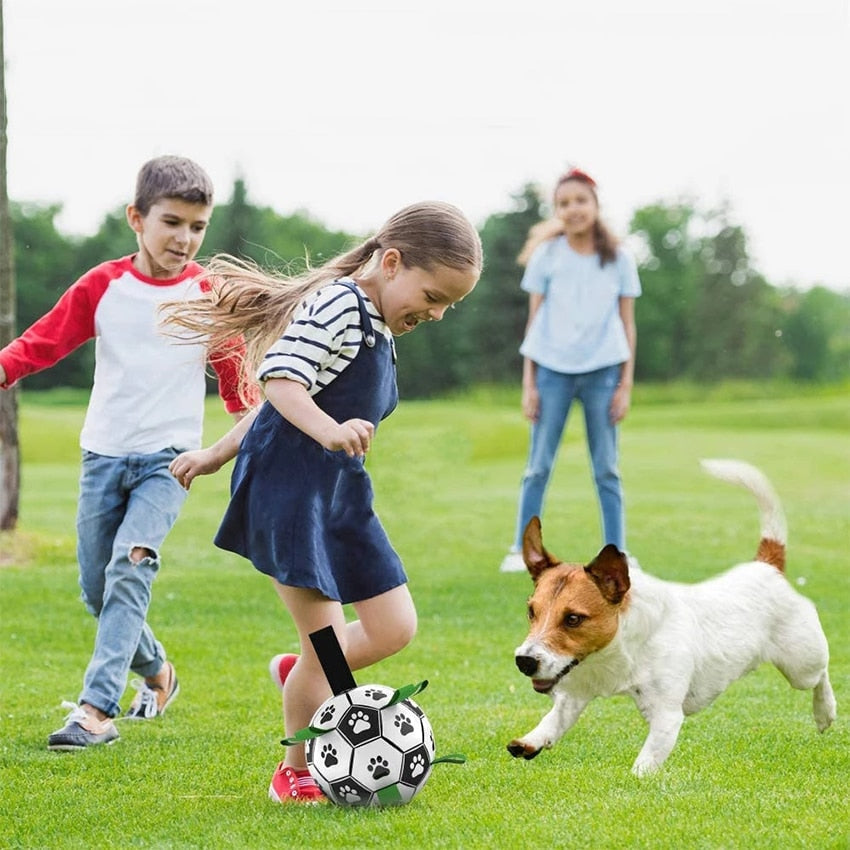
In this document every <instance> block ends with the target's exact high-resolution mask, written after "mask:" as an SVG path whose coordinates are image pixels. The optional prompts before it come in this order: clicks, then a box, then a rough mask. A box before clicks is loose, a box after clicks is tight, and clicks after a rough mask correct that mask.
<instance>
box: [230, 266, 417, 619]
mask: <svg viewBox="0 0 850 850" xmlns="http://www.w3.org/2000/svg"><path fill="white" fill-rule="evenodd" d="M338 283H340V284H341V285H343V286H347V287H348V288H349V289H350V290H351V291H352V292H354V294H355V295H356V296H357V300H358V305H359V308H360V322H361V327H362V331H363V337H362V341H361V343H360V350H359V352H358V353H357V356H356V357H355V358H354V360H352V361H351V363H349V364H348V365H347V366H346V367H345V369H344V370H343V371H342V373H341V374H340V375H339V376H338V377H337V378H335V379H334V380H333V381H332V382H331V383H330V384H328V385H327V386H326V387H325V388H324V389H322V390H320V391H319V392H318V393H316V395H314V396H313V400H314V401H315V402H316V404H318V406H319V407H320V408H322V410H324V411H325V412H326V413H328V414H329V415H330V416H332V417H333V418H334V419H336V421H337V422H344V421H345V420H347V419H353V418H358V419H366V420H368V421H369V422H372V423H373V424H374V425H375V427H376V428H377V426H378V423H379V422H380V420H382V419H384V418H385V417H387V416H389V414H390V413H392V411H393V410H394V409H395V406H396V404H397V403H398V389H397V386H396V376H395V362H394V351H393V347H392V344H391V343H390V341H389V340H388V339H386V338H385V337H384V336H383V334H376V333H375V332H374V330H373V328H372V322H371V320H370V318H369V314H368V313H367V311H366V304H365V302H364V301H363V298H362V296H361V295H360V293H359V292H358V291H357V289H356V287H355V286H354V285H353V284H350V283H347V282H344V281H338ZM230 494H231V497H230V504H229V505H228V508H227V511H226V512H225V515H224V518H223V520H222V522H221V527H220V528H219V530H218V534H217V535H216V538H215V543H216V545H217V546H219V547H220V548H222V549H227V550H228V551H231V552H236V553H237V554H239V555H242V556H243V557H245V558H248V559H249V560H250V561H251V563H253V565H254V566H255V567H256V568H257V569H258V570H259V571H260V572H262V573H265V574H266V575H269V576H273V577H274V578H275V579H277V580H278V581H279V582H280V583H281V584H284V585H289V586H293V587H306V588H315V589H317V590H319V591H320V592H321V593H322V594H324V595H325V596H326V597H328V598H329V599H335V600H337V601H339V602H342V603H349V602H359V601H361V600H364V599H370V598H372V597H374V596H377V595H378V594H381V593H384V592H386V591H388V590H392V589H393V588H394V587H398V586H399V585H402V584H405V583H406V582H407V576H406V575H405V572H404V567H403V566H402V563H401V559H400V558H399V556H398V554H397V553H396V552H395V550H394V549H393V547H392V545H391V544H390V542H389V540H388V538H387V535H386V532H385V531H384V528H383V526H382V525H381V523H380V520H379V519H378V517H377V515H376V514H375V512H374V510H373V507H372V501H373V491H372V483H371V481H370V479H369V475H368V473H367V472H366V468H365V466H364V459H363V458H356V457H353V458H350V457H348V456H347V455H346V454H345V452H342V451H337V452H330V451H328V450H327V449H324V448H323V447H322V446H321V445H319V443H317V442H316V441H315V440H314V439H313V438H312V437H308V436H307V435H306V434H305V433H303V432H302V431H300V430H298V428H296V427H295V426H294V425H292V424H290V423H289V422H288V421H287V420H286V419H284V418H283V417H282V416H281V415H280V414H279V413H278V412H277V410H275V408H274V407H273V406H272V405H271V404H270V403H269V402H268V401H267V402H265V403H264V404H263V406H262V408H261V410H260V412H259V414H258V415H257V418H256V420H255V421H254V422H253V424H252V425H251V428H250V430H249V431H248V433H247V434H246V435H245V438H244V439H243V441H242V445H241V446H240V448H239V454H238V455H237V458H236V464H235V466H234V469H233V476H232V478H231V483H230Z"/></svg>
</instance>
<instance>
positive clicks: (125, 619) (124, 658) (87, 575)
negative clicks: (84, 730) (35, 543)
mask: <svg viewBox="0 0 850 850" xmlns="http://www.w3.org/2000/svg"><path fill="white" fill-rule="evenodd" d="M177 454H178V453H177V451H176V450H174V449H164V450H162V451H159V452H156V453H154V454H144V455H142V454H131V455H126V456H124V457H106V456H104V455H99V454H95V453H94V452H89V451H83V458H82V471H81V474H80V498H79V503H78V505H77V560H78V561H79V566H80V588H81V589H82V599H83V602H84V603H85V605H86V608H88V610H89V611H90V612H91V614H93V615H94V616H95V617H96V618H97V635H96V637H95V642H94V651H93V652H92V656H91V660H90V661H89V664H88V667H87V668H86V672H85V676H84V678H83V690H82V691H81V693H80V697H79V701H80V702H85V703H88V704H89V705H92V706H94V707H95V708H99V709H100V710H101V711H103V712H105V713H106V714H108V715H109V716H110V717H115V716H116V715H118V714H120V712H121V707H120V704H119V701H120V699H121V697H122V695H123V693H124V690H125V689H126V687H127V675H128V673H129V671H130V670H132V671H133V672H134V673H137V674H138V675H139V676H155V675H156V674H157V673H158V672H159V670H160V669H161V667H162V665H163V663H164V662H165V650H164V649H163V647H162V644H160V642H159V641H158V640H157V639H156V638H155V637H154V634H153V632H152V631H151V628H150V626H149V625H148V624H147V622H146V618H147V613H148V606H149V605H150V599H151V585H152V584H153V580H154V578H155V576H156V574H157V571H158V570H159V549H160V546H161V545H162V542H163V541H164V540H165V538H166V536H167V534H168V532H169V531H170V530H171V527H172V526H173V525H174V523H175V521H176V520H177V515H178V514H179V512H180V508H181V507H182V505H183V502H184V501H185V499H186V491H185V490H184V489H183V488H182V487H181V486H180V485H179V484H178V483H177V481H176V479H175V478H174V477H173V476H172V475H171V473H170V472H169V471H168V465H169V463H171V461H172V460H173V459H174V458H175V457H176V456H177ZM131 553H133V554H132V556H131Z"/></svg>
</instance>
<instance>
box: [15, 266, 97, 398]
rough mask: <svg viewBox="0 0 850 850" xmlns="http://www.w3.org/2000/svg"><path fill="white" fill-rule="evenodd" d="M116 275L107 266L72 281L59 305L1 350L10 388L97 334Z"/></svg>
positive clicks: (50, 364) (51, 364)
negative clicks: (103, 303) (99, 316)
mask: <svg viewBox="0 0 850 850" xmlns="http://www.w3.org/2000/svg"><path fill="white" fill-rule="evenodd" d="M111 279H112V276H111V275H110V274H109V272H108V271H107V270H106V268H105V267H103V266H98V267H97V268H95V269H92V270H91V271H90V272H87V273H86V274H84V275H83V276H82V277H81V278H80V279H79V280H78V281H77V282H76V283H74V284H72V285H71V286H70V287H69V288H68V289H67V290H65V293H64V294H63V295H62V297H61V298H60V299H59V300H58V301H57V302H56V304H55V306H54V307H53V308H52V309H51V310H50V311H48V312H47V313H45V314H44V315H43V316H42V317H41V318H40V319H38V320H37V321H36V322H34V323H33V324H32V325H30V327H28V328H27V329H26V330H25V331H24V332H23V333H22V334H21V335H20V336H19V337H17V339H14V340H12V342H10V343H9V344H8V345H7V346H6V347H5V348H4V349H3V350H2V351H0V366H2V367H3V369H4V371H5V372H6V383H5V384H3V385H2V386H4V387H10V386H12V384H14V383H15V381H18V380H20V379H21V378H24V377H26V376H27V375H31V374H33V372H40V371H41V370H42V369H47V368H48V367H50V366H53V365H54V364H55V363H58V362H59V361H60V360H61V359H62V358H63V357H66V356H67V355H68V354H70V353H71V352H72V351H74V349H76V348H79V347H80V346H81V345H82V344H83V343H84V342H87V341H88V340H90V339H91V338H92V337H94V335H95V330H94V315H95V310H97V305H98V302H99V301H100V298H101V296H102V295H103V293H104V292H105V291H106V288H107V287H108V286H109V282H110V280H111Z"/></svg>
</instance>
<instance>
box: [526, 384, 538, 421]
mask: <svg viewBox="0 0 850 850" xmlns="http://www.w3.org/2000/svg"><path fill="white" fill-rule="evenodd" d="M522 414H523V416H525V418H526V419H527V420H528V421H529V422H536V421H537V419H538V417H539V416H540V393H538V392H537V387H536V386H526V385H525V384H523V386H522Z"/></svg>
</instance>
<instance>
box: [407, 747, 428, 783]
mask: <svg viewBox="0 0 850 850" xmlns="http://www.w3.org/2000/svg"><path fill="white" fill-rule="evenodd" d="M426 767H427V764H426V762H425V756H424V755H423V754H422V753H414V754H413V756H412V757H411V759H410V775H411V776H412V777H413V778H414V779H418V778H419V777H420V776H422V774H423V773H425V768H426Z"/></svg>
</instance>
